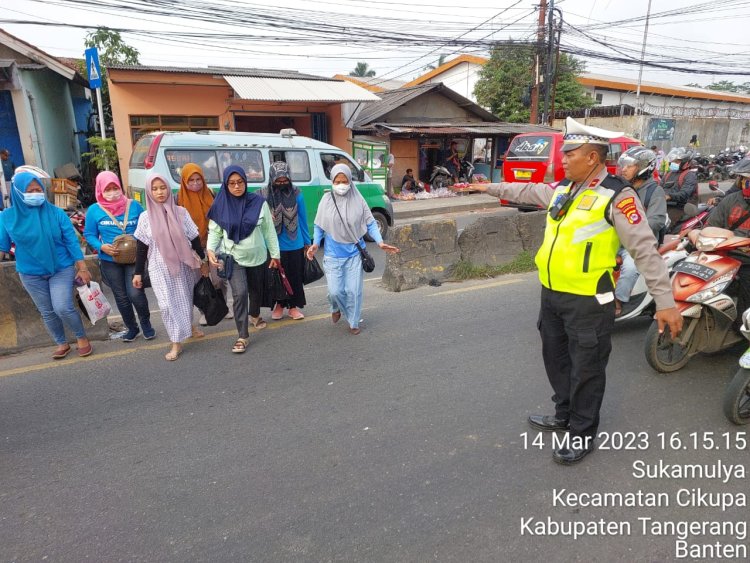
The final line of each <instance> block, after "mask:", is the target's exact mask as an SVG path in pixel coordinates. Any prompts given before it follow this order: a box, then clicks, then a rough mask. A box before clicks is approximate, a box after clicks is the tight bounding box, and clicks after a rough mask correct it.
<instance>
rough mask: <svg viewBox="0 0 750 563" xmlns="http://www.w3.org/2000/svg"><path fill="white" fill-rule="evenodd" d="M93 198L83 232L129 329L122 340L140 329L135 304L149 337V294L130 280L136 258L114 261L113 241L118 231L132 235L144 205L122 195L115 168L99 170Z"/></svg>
mask: <svg viewBox="0 0 750 563" xmlns="http://www.w3.org/2000/svg"><path fill="white" fill-rule="evenodd" d="M96 201H97V203H95V204H93V205H92V206H91V207H89V209H88V211H87V212H86V228H85V229H84V231H83V236H84V237H85V238H86V241H87V242H88V243H89V244H90V245H91V246H92V248H95V249H96V251H97V252H98V253H99V266H100V268H101V271H102V279H103V280H104V283H106V284H107V285H108V286H109V287H110V288H111V289H112V294H113V295H114V296H115V303H117V309H118V310H119V311H120V315H122V322H123V323H124V324H125V327H126V328H127V329H128V332H127V333H126V334H125V336H123V337H122V340H123V342H132V341H133V340H135V339H136V337H137V336H138V334H139V333H140V330H139V329H138V323H137V322H136V320H135V313H133V308H134V307H135V311H136V312H137V313H138V319H139V320H140V321H141V329H142V330H143V337H144V338H145V339H146V340H151V339H152V338H154V337H155V336H156V331H155V330H154V329H153V327H152V326H151V315H150V313H149V311H148V298H147V297H146V293H145V291H144V290H143V288H135V287H133V284H132V283H131V280H132V279H133V275H134V274H135V260H134V261H133V263H132V264H118V263H117V262H115V257H116V256H117V255H118V253H119V251H118V250H117V249H116V248H115V247H114V246H113V244H112V243H113V242H114V240H115V238H116V237H118V236H119V235H122V234H123V233H125V234H129V235H132V234H133V233H134V232H135V228H136V226H137V225H138V217H139V216H140V214H141V213H143V207H141V204H140V203H138V202H137V201H135V200H132V199H128V198H127V197H126V196H125V193H124V191H123V189H122V184H121V183H120V179H119V178H118V177H117V175H116V174H115V173H114V172H108V171H107V172H100V173H99V175H98V176H97V177H96ZM126 213H127V217H126V216H125V214H126Z"/></svg>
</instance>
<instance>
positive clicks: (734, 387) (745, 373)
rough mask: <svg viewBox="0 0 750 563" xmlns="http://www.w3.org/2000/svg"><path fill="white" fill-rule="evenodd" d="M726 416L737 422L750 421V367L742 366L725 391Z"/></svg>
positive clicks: (745, 422) (744, 422)
mask: <svg viewBox="0 0 750 563" xmlns="http://www.w3.org/2000/svg"><path fill="white" fill-rule="evenodd" d="M723 406H724V416H726V417H727V419H728V420H729V421H731V422H734V423H735V424H739V425H741V424H748V423H750V369H744V368H740V369H739V371H738V372H737V373H736V374H735V375H734V378H733V379H732V381H730V382H729V385H727V388H726V391H724V405H723Z"/></svg>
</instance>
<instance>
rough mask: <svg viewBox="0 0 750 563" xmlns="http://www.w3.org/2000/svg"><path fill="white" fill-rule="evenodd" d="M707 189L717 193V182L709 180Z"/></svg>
mask: <svg viewBox="0 0 750 563" xmlns="http://www.w3.org/2000/svg"><path fill="white" fill-rule="evenodd" d="M708 189H709V190H712V191H714V192H718V191H719V182H717V181H716V180H711V181H710V182H709V183H708Z"/></svg>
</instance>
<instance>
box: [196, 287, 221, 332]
mask: <svg viewBox="0 0 750 563" xmlns="http://www.w3.org/2000/svg"><path fill="white" fill-rule="evenodd" d="M193 305H195V306H196V307H198V309H200V312H201V313H203V315H204V316H205V317H206V324H207V325H208V326H215V325H217V324H219V323H220V322H221V320H222V319H223V318H224V317H226V316H227V313H228V312H229V308H228V307H227V302H226V300H225V299H224V294H223V293H222V291H221V290H220V289H216V288H215V287H214V284H212V283H211V280H210V279H209V278H206V277H203V276H201V279H200V280H198V283H197V284H195V287H194V288H193Z"/></svg>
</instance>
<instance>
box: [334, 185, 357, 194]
mask: <svg viewBox="0 0 750 563" xmlns="http://www.w3.org/2000/svg"><path fill="white" fill-rule="evenodd" d="M351 187H352V185H351V184H334V185H333V193H335V194H336V195H346V192H348V191H349V190H350V189H351Z"/></svg>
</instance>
